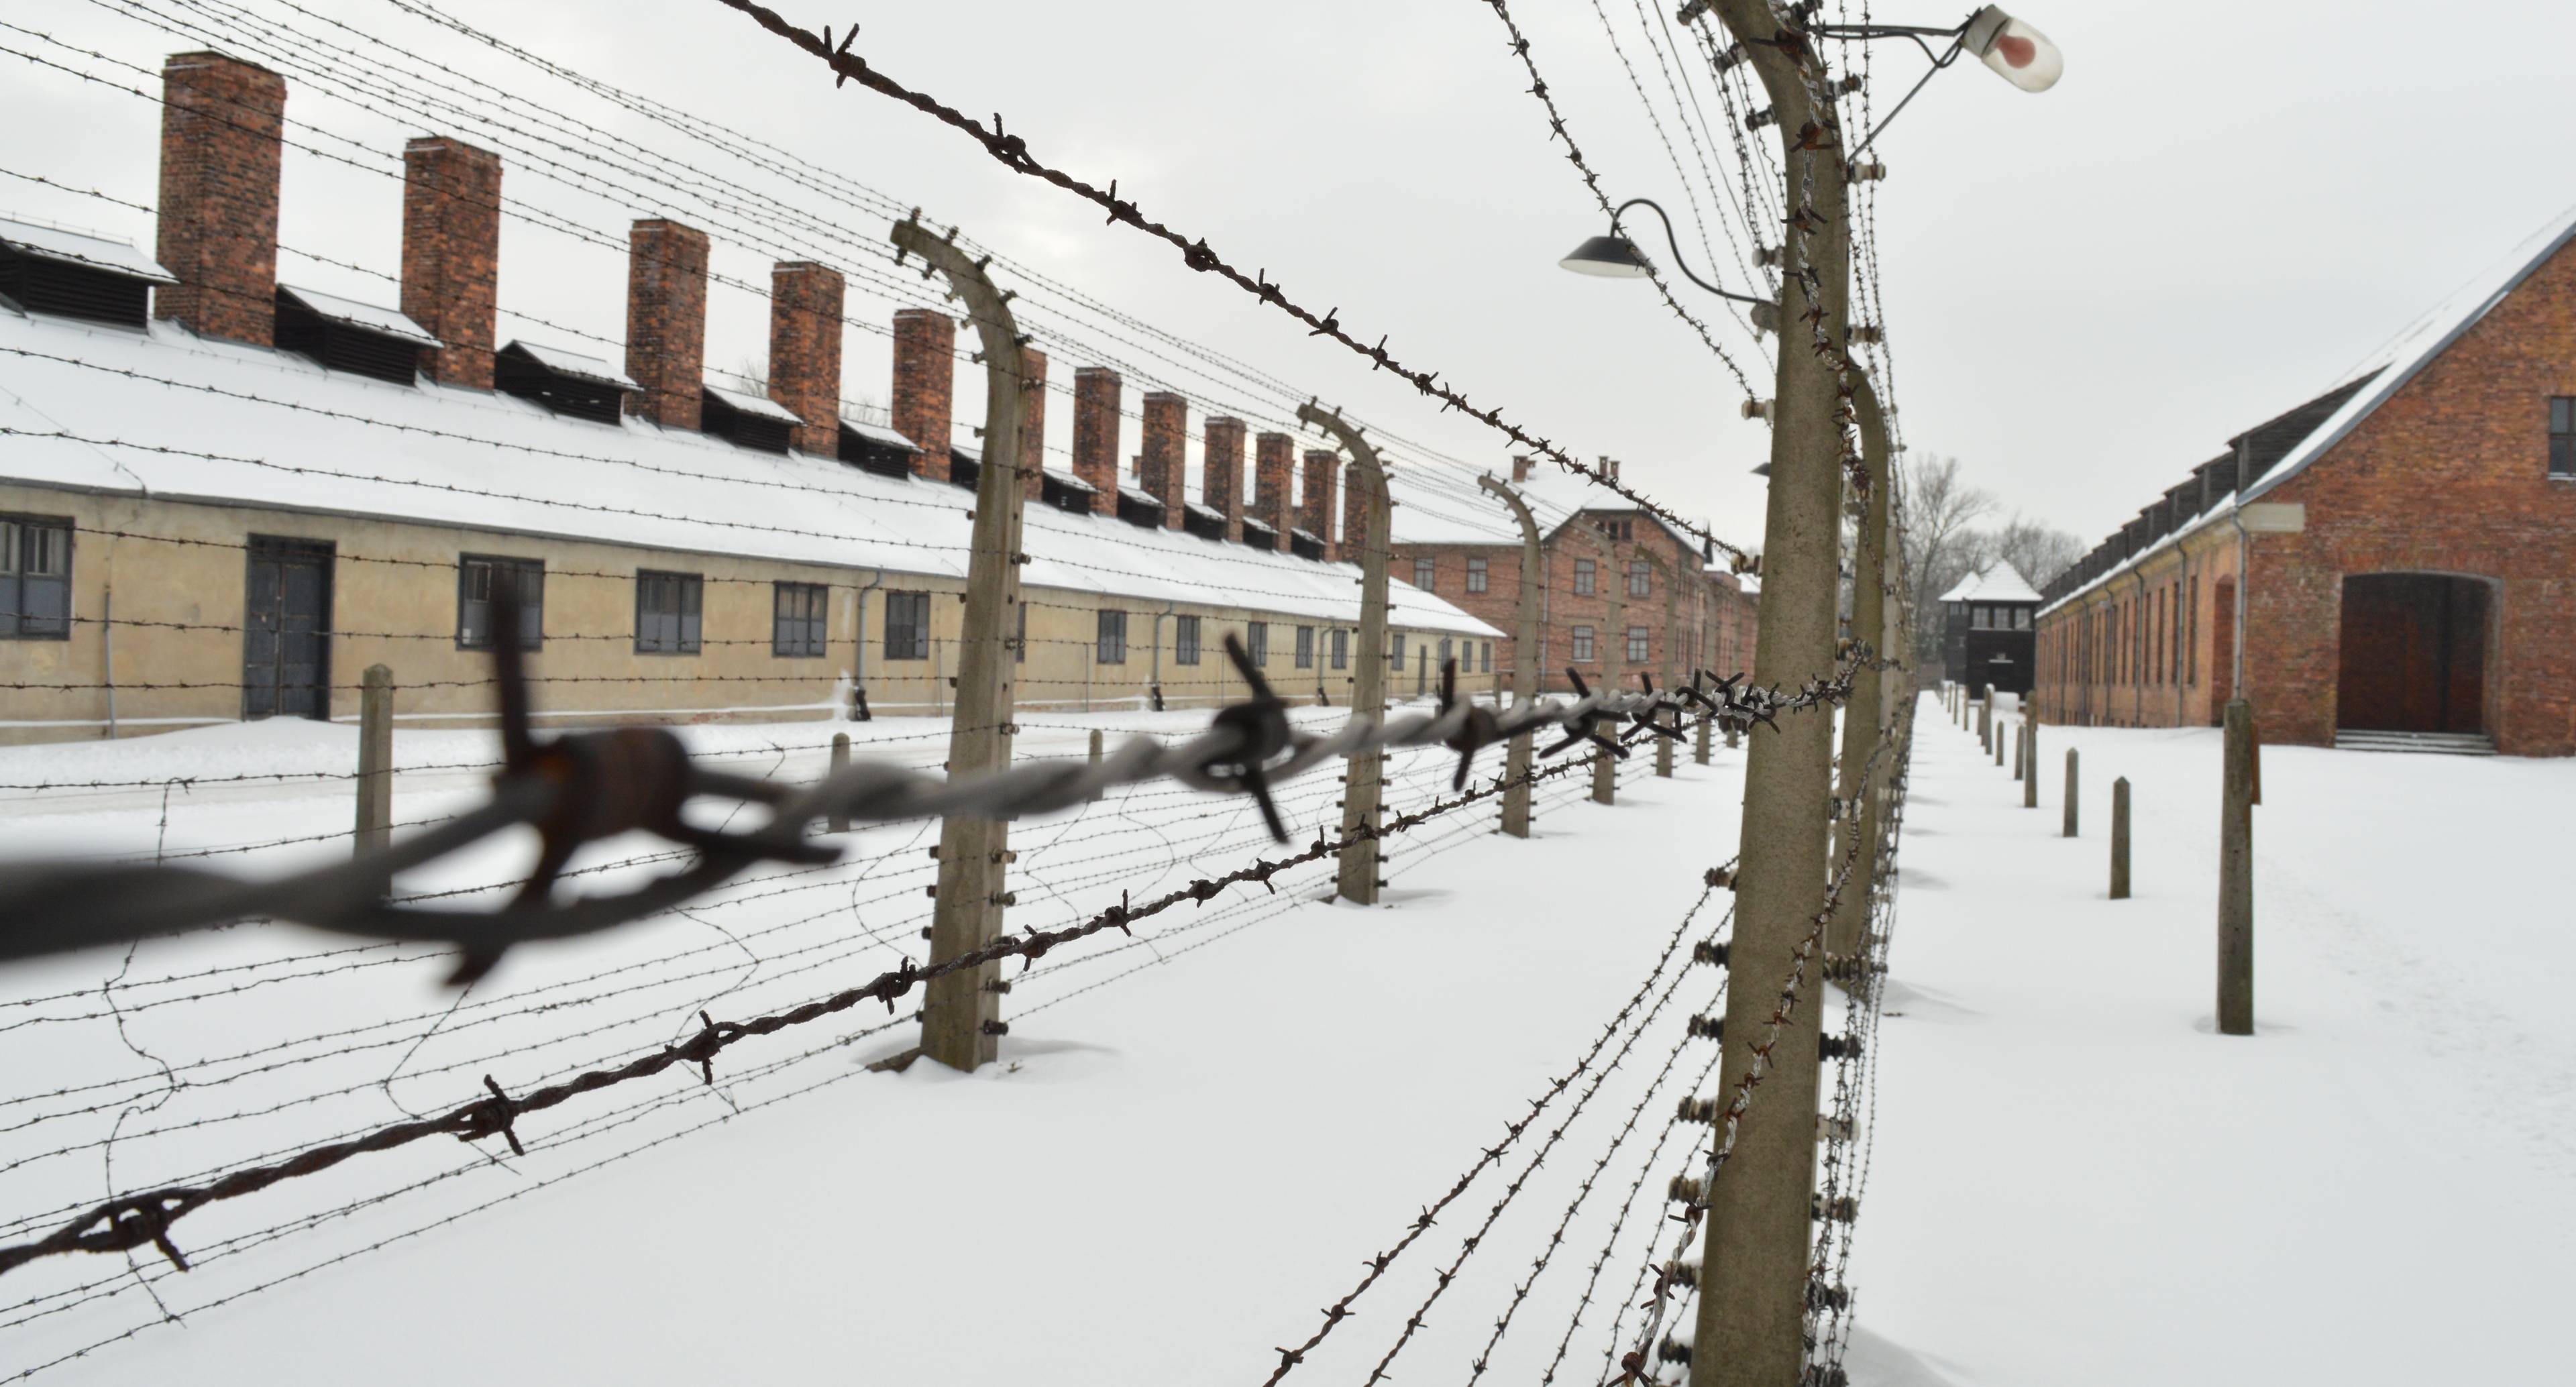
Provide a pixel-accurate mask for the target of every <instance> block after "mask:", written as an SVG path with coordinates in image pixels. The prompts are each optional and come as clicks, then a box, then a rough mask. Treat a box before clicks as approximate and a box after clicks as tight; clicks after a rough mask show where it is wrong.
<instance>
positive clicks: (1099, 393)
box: [1073, 366, 1126, 515]
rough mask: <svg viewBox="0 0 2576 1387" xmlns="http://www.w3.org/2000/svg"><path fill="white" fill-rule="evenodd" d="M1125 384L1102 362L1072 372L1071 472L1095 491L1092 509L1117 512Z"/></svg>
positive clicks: (1102, 513) (1107, 512)
mask: <svg viewBox="0 0 2576 1387" xmlns="http://www.w3.org/2000/svg"><path fill="white" fill-rule="evenodd" d="M1125 389H1126V387H1125V385H1124V384H1123V383H1122V382H1121V381H1120V380H1119V378H1118V373H1117V372H1116V371H1113V370H1110V369H1109V368H1108V367H1106V366H1077V367H1075V368H1074V372H1073V475H1074V476H1076V477H1078V478H1080V479H1082V480H1083V481H1086V482H1089V483H1090V484H1091V485H1092V487H1093V489H1094V490H1095V491H1097V492H1098V493H1099V494H1098V495H1096V496H1094V497H1093V498H1092V502H1091V504H1092V507H1093V513H1094V514H1097V515H1116V514H1117V513H1118V429H1119V425H1120V422H1121V421H1120V419H1119V417H1118V410H1119V406H1120V397H1121V396H1122V395H1123V394H1124V393H1125Z"/></svg>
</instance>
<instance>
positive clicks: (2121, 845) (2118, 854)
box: [2111, 775, 2129, 901]
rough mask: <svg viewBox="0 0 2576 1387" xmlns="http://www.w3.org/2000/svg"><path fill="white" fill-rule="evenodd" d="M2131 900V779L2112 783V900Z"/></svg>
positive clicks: (2123, 778)
mask: <svg viewBox="0 0 2576 1387" xmlns="http://www.w3.org/2000/svg"><path fill="white" fill-rule="evenodd" d="M2128 898H2129V778H2128V777H2127V776H2125V775H2124V776H2121V777H2120V778H2118V779H2116V780H2114V781H2112V782H2111V899H2113V900H2115V901H2125V900H2127V899H2128Z"/></svg>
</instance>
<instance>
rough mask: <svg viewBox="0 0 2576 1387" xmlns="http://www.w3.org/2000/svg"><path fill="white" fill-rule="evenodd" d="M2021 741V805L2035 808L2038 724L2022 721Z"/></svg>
mask: <svg viewBox="0 0 2576 1387" xmlns="http://www.w3.org/2000/svg"><path fill="white" fill-rule="evenodd" d="M2021 741H2022V766H2023V768H2024V771H2025V774H2023V776H2022V778H2021V807H2022V808H2024V809H2037V808H2038V807H2039V724H2038V723H2036V722H2025V723H2023V724H2022V725H2021Z"/></svg>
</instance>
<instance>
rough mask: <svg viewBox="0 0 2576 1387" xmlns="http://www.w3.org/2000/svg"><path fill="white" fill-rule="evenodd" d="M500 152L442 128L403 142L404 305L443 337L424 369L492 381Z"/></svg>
mask: <svg viewBox="0 0 2576 1387" xmlns="http://www.w3.org/2000/svg"><path fill="white" fill-rule="evenodd" d="M500 281H501V156H500V155H498V154H494V153H492V152H491V151H490V150H485V149H476V148H475V147H474V146H472V145H470V144H466V143H464V142H463V141H461V140H451V139H448V138H446V137H444V136H441V137H438V138H435V139H425V140H413V141H412V142H410V143H409V144H406V145H404V146H403V227H402V311H403V313H404V315H405V316H406V317H409V318H410V319H411V320H412V321H413V322H415V323H418V324H420V325H421V327H422V328H424V329H426V330H427V331H428V333H429V335H430V336H432V337H435V338H437V339H438V340H439V341H440V342H442V343H444V344H445V345H444V346H441V347H434V348H430V347H425V348H423V349H422V350H421V353H420V369H421V374H423V375H425V376H428V377H429V378H430V379H431V380H435V381H440V382H443V383H445V384H448V385H462V386H465V387H467V388H469V389H474V390H489V389H491V388H492V348H493V346H494V342H493V332H494V328H493V321H492V320H493V315H494V313H495V312H496V311H497V309H498V307H499V304H500Z"/></svg>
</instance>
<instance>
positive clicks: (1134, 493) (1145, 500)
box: [1118, 482, 1163, 506]
mask: <svg viewBox="0 0 2576 1387" xmlns="http://www.w3.org/2000/svg"><path fill="white" fill-rule="evenodd" d="M1118 494H1119V496H1121V497H1122V498H1124V499H1126V500H1130V501H1133V502H1135V503H1136V504H1138V505H1140V506H1159V505H1161V504H1163V498H1162V497H1160V496H1157V495H1155V494H1154V493H1152V492H1150V491H1142V490H1139V489H1137V488H1135V487H1132V486H1129V485H1127V484H1126V483H1125V482H1120V483H1119V484H1118Z"/></svg>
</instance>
